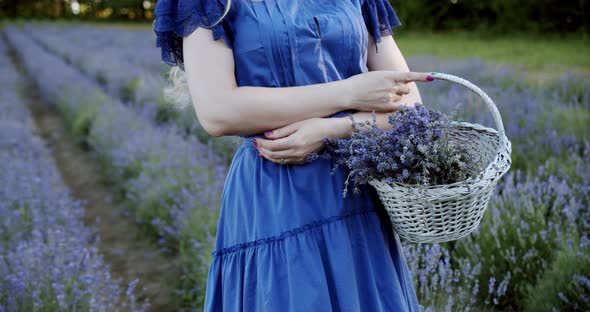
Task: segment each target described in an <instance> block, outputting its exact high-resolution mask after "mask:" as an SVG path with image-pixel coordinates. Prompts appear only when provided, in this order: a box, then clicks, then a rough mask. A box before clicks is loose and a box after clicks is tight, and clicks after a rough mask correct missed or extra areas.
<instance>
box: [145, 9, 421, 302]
mask: <svg viewBox="0 0 590 312" xmlns="http://www.w3.org/2000/svg"><path fill="white" fill-rule="evenodd" d="M154 25H155V28H154V29H155V32H156V35H157V43H158V46H159V47H161V48H162V59H163V60H164V61H165V62H167V63H168V64H170V65H178V66H179V67H180V68H181V69H183V70H185V72H186V81H187V83H188V89H189V92H190V97H191V98H192V100H193V103H194V108H195V111H196V113H197V117H198V119H199V121H200V123H201V124H202V126H203V128H204V129H205V130H206V131H207V132H208V133H209V134H211V135H212V136H223V135H239V136H241V137H244V138H246V140H244V144H243V145H242V146H241V147H240V148H239V149H238V150H237V151H236V153H235V155H234V159H233V161H232V164H231V166H230V169H229V173H228V176H227V180H226V182H225V186H224V190H223V195H222V206H221V212H220V218H219V223H218V229H217V237H216V248H215V251H214V252H213V253H212V255H213V260H212V263H211V265H210V267H209V272H208V283H207V288H206V298H205V306H204V310H205V311H257V312H262V311H371V312H378V311H418V310H419V307H418V302H417V299H416V294H415V291H414V289H413V285H412V281H411V277H410V272H409V271H408V268H407V265H406V260H405V258H404V255H403V251H402V249H401V245H400V241H399V238H398V236H397V234H396V233H395V232H393V230H392V228H391V225H390V223H389V218H388V216H387V214H386V213H385V210H384V208H383V206H382V205H381V203H380V201H379V199H378V197H377V195H376V193H375V191H374V190H372V189H371V188H369V187H365V188H362V189H361V190H362V191H361V192H360V193H359V194H354V195H349V196H347V197H346V198H343V197H342V190H343V187H344V181H345V180H346V176H347V174H348V172H347V171H346V169H345V168H343V167H340V168H339V169H338V170H336V172H335V173H334V174H333V175H331V174H330V172H331V169H332V167H333V165H334V161H333V160H330V159H324V158H317V159H315V160H312V161H310V162H306V156H307V155H309V154H310V153H312V152H315V151H319V150H320V149H321V148H322V147H323V138H325V137H329V138H345V137H349V136H350V134H351V132H352V131H353V129H352V124H351V121H350V118H349V117H347V116H348V115H349V114H354V117H355V120H359V121H360V120H363V119H366V118H370V112H371V111H375V112H376V113H377V116H378V121H379V124H380V126H381V127H383V128H387V127H388V124H387V114H389V113H393V112H395V111H396V109H397V108H399V107H400V105H413V103H415V102H420V101H421V99H420V95H419V93H418V89H417V87H416V84H415V83H414V82H413V81H431V80H432V77H430V76H429V75H427V74H423V73H410V72H408V71H409V70H408V66H407V64H406V62H405V60H404V58H403V56H402V54H401V53H400V51H399V49H398V48H397V46H396V44H395V42H394V40H393V37H392V36H391V34H392V32H391V30H392V28H393V27H396V26H398V25H400V22H399V20H398V18H397V16H396V15H395V12H394V10H393V9H392V7H391V6H390V4H389V2H388V1H387V0H339V1H336V0H234V1H231V0H227V1H225V0H159V1H158V4H157V6H156V11H155V24H154ZM218 39H223V40H218Z"/></svg>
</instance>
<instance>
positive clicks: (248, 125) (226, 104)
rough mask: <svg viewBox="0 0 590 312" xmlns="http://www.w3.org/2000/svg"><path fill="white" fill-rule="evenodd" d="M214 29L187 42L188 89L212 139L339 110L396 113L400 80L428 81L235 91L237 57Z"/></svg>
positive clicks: (391, 76) (393, 75) (382, 79)
mask: <svg viewBox="0 0 590 312" xmlns="http://www.w3.org/2000/svg"><path fill="white" fill-rule="evenodd" d="M211 37H212V36H211V30H209V29H205V28H198V29H196V30H195V31H194V32H193V33H191V34H190V35H189V36H187V37H185V38H184V39H183V55H184V56H185V57H184V63H185V69H186V74H187V82H188V88H189V91H190V94H191V98H192V100H193V105H194V108H195V112H196V114H197V117H198V119H199V121H200V123H201V125H202V126H203V128H204V129H205V130H206V131H207V132H208V133H209V134H211V135H212V136H221V135H240V134H252V133H260V132H263V131H266V130H270V129H277V128H280V127H283V126H286V125H289V124H292V123H295V122H298V121H301V120H305V119H308V118H313V117H326V116H329V115H331V114H333V113H336V112H338V111H342V110H347V109H356V110H359V111H370V110H371V109H377V110H378V111H388V112H391V111H394V110H395V107H396V102H397V101H398V100H399V99H400V98H401V96H399V94H400V93H401V92H402V91H400V90H399V87H397V85H398V84H399V83H398V82H399V81H425V77H426V74H419V73H398V72H392V71H382V72H374V73H372V74H373V75H365V76H362V77H355V78H359V79H345V80H340V81H334V82H329V83H321V84H313V85H306V86H295V87H284V88H273V87H252V86H244V87H237V84H236V81H235V75H234V70H235V68H234V66H235V64H234V59H233V53H232V50H231V49H230V48H228V47H227V46H226V45H225V43H224V42H222V41H221V40H211Z"/></svg>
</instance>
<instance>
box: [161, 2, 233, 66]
mask: <svg viewBox="0 0 590 312" xmlns="http://www.w3.org/2000/svg"><path fill="white" fill-rule="evenodd" d="M235 4H236V1H232V5H235ZM225 6H226V1H225V0H159V1H158V2H157V4H156V8H155V11H154V32H155V34H156V46H157V47H158V48H161V51H162V60H163V61H164V62H165V63H166V64H168V65H170V66H178V67H180V68H181V69H182V70H184V58H183V55H182V38H183V37H186V36H188V35H190V34H191V33H192V32H193V31H195V30H196V29H197V28H199V27H204V28H208V29H211V31H212V32H213V39H214V40H217V39H219V38H223V39H224V41H225V43H226V44H227V45H228V46H229V47H230V48H233V40H232V33H231V30H230V27H229V25H228V24H227V23H226V21H225V19H226V18H227V16H226V17H225V18H224V20H222V21H221V22H219V23H218V24H216V25H215V26H213V27H210V25H212V24H213V23H215V22H217V21H218V20H219V18H220V17H221V16H222V15H223V12H224V11H225Z"/></svg>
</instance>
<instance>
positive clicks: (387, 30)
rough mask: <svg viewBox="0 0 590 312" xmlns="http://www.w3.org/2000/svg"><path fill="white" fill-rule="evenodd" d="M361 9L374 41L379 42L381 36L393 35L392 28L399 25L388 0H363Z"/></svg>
mask: <svg viewBox="0 0 590 312" xmlns="http://www.w3.org/2000/svg"><path fill="white" fill-rule="evenodd" d="M361 9H362V13H363V18H364V20H365V24H366V25H367V30H368V31H369V33H370V34H371V35H372V36H373V38H374V39H375V42H380V41H381V37H382V36H391V35H393V31H392V30H393V28H395V27H397V26H400V25H401V22H400V20H399V19H398V17H397V15H396V14H395V11H394V10H393V8H392V7H391V4H390V3H389V0H364V2H363V4H362V7H361Z"/></svg>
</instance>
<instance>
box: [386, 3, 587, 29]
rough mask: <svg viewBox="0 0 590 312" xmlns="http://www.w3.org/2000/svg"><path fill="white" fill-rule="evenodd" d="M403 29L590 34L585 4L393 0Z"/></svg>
mask: <svg viewBox="0 0 590 312" xmlns="http://www.w3.org/2000/svg"><path fill="white" fill-rule="evenodd" d="M391 3H392V5H393V7H394V9H395V11H396V13H397V15H398V16H399V18H400V20H401V21H402V23H403V24H404V28H406V29H412V30H414V29H415V30H431V31H440V30H457V29H466V30H479V31H486V32H492V33H514V32H527V33H539V34H543V33H547V32H550V33H562V32H583V33H588V32H589V31H590V23H589V21H590V18H589V17H590V7H589V5H588V1H586V0H493V1H482V0H444V1H441V0H439V1H432V0H393V1H391Z"/></svg>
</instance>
